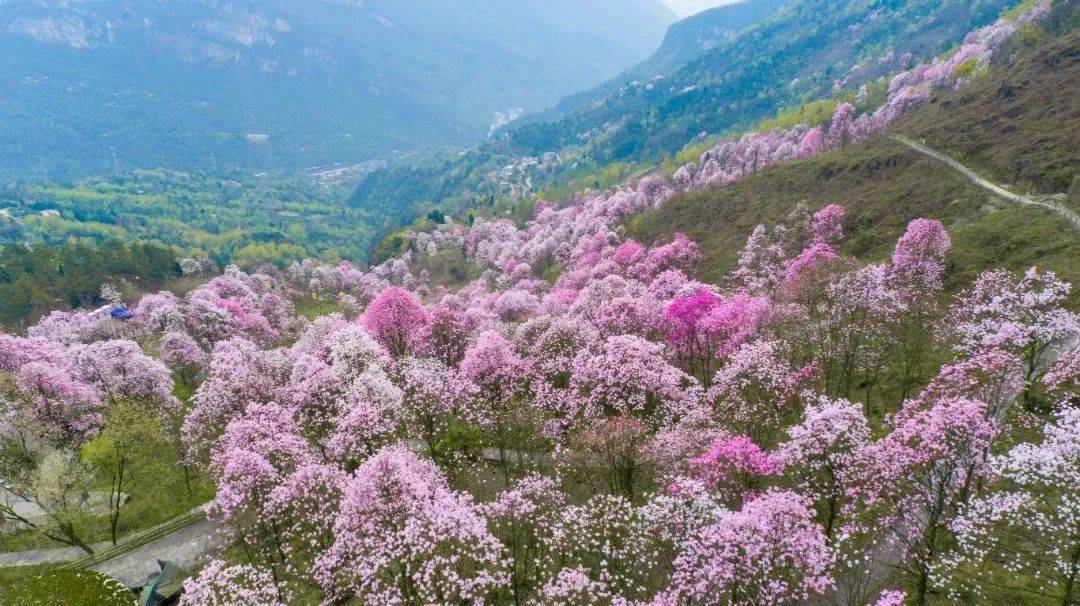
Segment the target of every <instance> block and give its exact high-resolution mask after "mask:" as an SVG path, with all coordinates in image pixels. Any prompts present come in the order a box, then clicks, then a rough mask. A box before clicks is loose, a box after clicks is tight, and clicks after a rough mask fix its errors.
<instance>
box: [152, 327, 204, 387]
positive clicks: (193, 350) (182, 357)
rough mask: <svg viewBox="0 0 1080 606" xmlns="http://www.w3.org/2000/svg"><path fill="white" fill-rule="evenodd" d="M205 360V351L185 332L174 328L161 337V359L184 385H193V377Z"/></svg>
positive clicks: (196, 374)
mask: <svg viewBox="0 0 1080 606" xmlns="http://www.w3.org/2000/svg"><path fill="white" fill-rule="evenodd" d="M207 360H208V356H207V355H206V352H205V351H203V349H202V347H200V346H199V343H198V342H197V341H196V340H195V339H194V338H192V337H191V335H189V334H187V333H186V332H183V331H179V330H174V331H170V332H167V333H165V335H164V336H162V337H161V361H162V362H164V363H165V365H166V366H168V367H169V368H170V369H172V370H173V371H174V372H176V374H177V376H179V377H180V380H181V381H183V382H184V384H185V385H187V386H194V384H195V378H196V377H197V376H198V374H199V371H200V370H202V367H203V366H204V365H205V364H206V362H207Z"/></svg>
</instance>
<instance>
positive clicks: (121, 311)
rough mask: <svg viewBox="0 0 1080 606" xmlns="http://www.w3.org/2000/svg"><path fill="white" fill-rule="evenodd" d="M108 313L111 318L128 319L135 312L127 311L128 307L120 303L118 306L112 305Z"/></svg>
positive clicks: (132, 316) (133, 315)
mask: <svg viewBox="0 0 1080 606" xmlns="http://www.w3.org/2000/svg"><path fill="white" fill-rule="evenodd" d="M109 315H110V316H112V317H113V318H116V319H117V320H130V319H132V318H134V317H135V312H132V311H128V308H126V307H124V306H123V305H120V306H118V307H114V308H113V310H112V311H111V312H109Z"/></svg>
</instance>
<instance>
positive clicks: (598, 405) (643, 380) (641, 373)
mask: <svg viewBox="0 0 1080 606" xmlns="http://www.w3.org/2000/svg"><path fill="white" fill-rule="evenodd" d="M693 383H694V381H693V379H692V378H691V377H689V376H687V375H686V374H685V373H683V372H682V371H681V370H679V369H678V368H675V367H673V366H672V365H671V364H670V363H668V362H667V360H666V359H665V357H664V348H663V346H662V345H660V344H658V343H653V342H651V341H647V340H645V339H642V338H640V337H632V336H614V337H608V338H607V339H606V340H604V341H603V342H602V343H598V344H597V345H596V346H595V347H593V348H591V349H588V350H585V351H582V352H581V353H580V354H578V356H577V357H576V358H575V359H574V363H573V375H572V377H571V387H572V388H573V389H574V390H575V391H576V392H577V393H578V394H579V399H580V403H581V407H580V410H579V411H578V412H577V417H579V418H586V419H587V418H599V417H611V416H616V415H619V414H631V415H634V416H637V417H638V418H641V419H645V420H650V421H653V422H656V421H658V420H660V419H661V418H662V417H663V416H664V415H666V414H669V413H670V412H672V411H675V410H679V409H681V408H682V407H684V406H685V405H686V404H687V403H688V399H690V398H692V397H693V390H692V389H691V388H692V387H693Z"/></svg>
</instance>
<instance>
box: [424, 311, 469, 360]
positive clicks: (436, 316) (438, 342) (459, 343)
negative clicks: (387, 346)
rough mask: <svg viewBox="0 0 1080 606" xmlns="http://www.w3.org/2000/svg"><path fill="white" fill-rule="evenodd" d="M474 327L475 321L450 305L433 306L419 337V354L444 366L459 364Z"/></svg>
mask: <svg viewBox="0 0 1080 606" xmlns="http://www.w3.org/2000/svg"><path fill="white" fill-rule="evenodd" d="M475 325H476V322H475V320H474V319H473V318H472V317H470V316H469V315H468V314H467V313H465V312H464V311H462V310H458V309H457V308H455V307H452V306H450V305H436V306H434V307H433V308H431V309H430V310H429V312H428V321H427V323H426V324H424V326H423V330H422V333H421V335H420V341H421V345H420V350H421V353H422V354H423V355H428V356H432V357H435V358H438V359H439V360H440V361H441V362H442V363H443V364H445V365H446V366H455V365H457V364H459V363H460V362H461V359H462V358H464V357H465V350H466V349H467V348H468V346H469V339H470V337H471V335H472V332H473V330H474V329H475Z"/></svg>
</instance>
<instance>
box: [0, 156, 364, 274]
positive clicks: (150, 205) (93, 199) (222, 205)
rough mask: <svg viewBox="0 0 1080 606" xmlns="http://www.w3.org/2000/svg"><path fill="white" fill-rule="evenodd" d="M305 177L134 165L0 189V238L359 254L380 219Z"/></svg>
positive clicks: (270, 254)
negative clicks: (88, 176)
mask: <svg viewBox="0 0 1080 606" xmlns="http://www.w3.org/2000/svg"><path fill="white" fill-rule="evenodd" d="M341 197H342V196H341V194H340V192H338V191H337V190H335V189H334V188H333V187H332V186H330V185H326V186H324V185H320V183H319V182H317V181H316V180H315V179H313V178H309V177H306V176H289V177H286V176H274V175H261V176H253V175H250V174H244V173H239V172H237V173H226V174H211V173H181V172H172V171H165V170H137V171H133V172H131V173H126V174H122V175H116V176H112V177H102V178H95V179H86V180H83V181H79V182H76V183H73V184H66V185H65V184H50V183H46V184H41V183H29V182H15V183H10V184H8V185H5V186H3V187H0V209H2V210H0V244H3V243H10V242H22V243H25V244H29V245H36V244H47V245H51V246H59V245H64V244H67V243H71V242H88V243H101V242H105V241H107V240H112V239H116V240H121V241H124V242H127V243H133V242H135V241H143V242H150V243H155V244H159V245H162V246H168V247H172V248H174V249H175V250H176V253H177V255H178V256H188V257H197V258H200V259H201V258H210V259H212V260H213V261H214V262H215V263H216V264H217V265H218V266H221V267H224V266H226V265H228V264H231V263H236V264H239V265H243V266H252V265H257V264H261V263H273V264H277V265H280V266H282V267H284V266H285V264H287V263H288V262H290V261H292V260H295V259H302V258H309V257H315V258H322V259H326V260H329V261H335V260H339V259H351V260H356V261H360V262H363V261H364V260H366V258H367V254H368V251H369V249H370V248H371V246H372V245H373V243H374V241H375V239H376V236H377V234H378V233H379V232H380V230H381V229H382V227H381V225H382V221H381V220H380V219H379V218H378V217H377V216H374V215H372V214H371V213H368V212H366V211H363V210H358V209H355V208H352V207H349V206H348V205H346V204H343V203H341V202H340V200H341Z"/></svg>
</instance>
